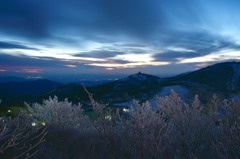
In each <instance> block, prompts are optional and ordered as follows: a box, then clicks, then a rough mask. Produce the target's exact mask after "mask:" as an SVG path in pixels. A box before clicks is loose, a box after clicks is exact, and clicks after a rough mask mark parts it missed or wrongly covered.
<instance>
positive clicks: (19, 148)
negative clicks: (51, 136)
mask: <svg viewBox="0 0 240 159" xmlns="http://www.w3.org/2000/svg"><path fill="white" fill-rule="evenodd" d="M32 121H33V120H32V119H31V118H30V117H28V116H26V114H25V113H23V112H22V111H21V112H20V113H19V114H18V116H17V117H16V118H15V119H8V118H6V117H2V118H1V119H0V158H14V159H15V158H30V157H32V156H34V155H35V154H36V153H37V152H38V149H37V146H38V145H39V144H40V143H42V142H44V141H45V139H44V138H45V136H46V133H47V132H46V128H45V127H44V126H42V125H36V126H32Z"/></svg>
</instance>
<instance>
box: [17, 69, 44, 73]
mask: <svg viewBox="0 0 240 159" xmlns="http://www.w3.org/2000/svg"><path fill="white" fill-rule="evenodd" d="M13 72H17V73H42V72H41V71H39V70H26V69H25V70H14V71H13Z"/></svg>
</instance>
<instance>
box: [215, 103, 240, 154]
mask: <svg viewBox="0 0 240 159" xmlns="http://www.w3.org/2000/svg"><path fill="white" fill-rule="evenodd" d="M222 109H223V113H224V115H223V117H222V118H221V123H220V124H219V131H220V134H221V136H220V138H219V139H218V140H216V141H215V142H214V146H215V149H216V151H217V154H218V155H219V158H239V156H240V103H239V102H237V101H235V100H233V99H232V100H224V101H223V104H222Z"/></svg>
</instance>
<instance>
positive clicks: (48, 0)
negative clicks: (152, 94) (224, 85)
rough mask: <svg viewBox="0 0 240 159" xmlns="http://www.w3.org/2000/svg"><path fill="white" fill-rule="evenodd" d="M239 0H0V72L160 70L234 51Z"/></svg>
mask: <svg viewBox="0 0 240 159" xmlns="http://www.w3.org/2000/svg"><path fill="white" fill-rule="evenodd" d="M239 8H240V1H239V0H1V1H0V76H1V75H20V74H23V73H25V74H30V75H31V74H33V75H37V76H44V75H49V74H52V75H61V74H62V75H68V74H132V73H136V72H138V71H142V72H145V73H149V74H156V75H164V74H178V73H183V72H187V71H192V70H196V69H199V68H201V67H205V66H207V65H210V64H214V63H217V62H222V61H233V60H235V61H236V60H239V59H240V51H239V48H240V21H239V15H240V10H239Z"/></svg>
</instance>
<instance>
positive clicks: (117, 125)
mask: <svg viewBox="0 0 240 159" xmlns="http://www.w3.org/2000/svg"><path fill="white" fill-rule="evenodd" d="M86 91H87V90H86ZM88 94H89V98H90V101H91V104H92V107H93V110H94V112H95V114H97V115H98V118H97V119H96V120H94V121H93V125H94V127H95V129H96V130H97V131H98V133H99V136H100V137H101V139H102V140H103V141H104V142H105V143H106V145H107V147H108V149H109V150H110V151H111V152H112V153H113V154H114V156H115V158H139V159H142V158H161V157H166V154H167V147H168V146H169V143H170V142H171V138H169V134H170V131H171V127H169V126H168V125H167V123H166V122H165V120H164V119H163V117H162V115H161V114H160V113H159V112H158V111H157V110H156V109H153V108H152V107H151V106H150V104H149V103H144V104H139V103H138V102H137V101H136V100H134V104H135V105H136V108H137V110H134V109H133V108H132V109H131V110H130V112H129V114H128V117H123V116H121V115H120V113H119V110H116V111H112V110H111V109H110V108H108V107H107V105H103V104H99V103H98V102H96V101H95V100H94V99H93V97H92V95H91V94H90V93H89V92H88ZM103 112H107V113H103Z"/></svg>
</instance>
